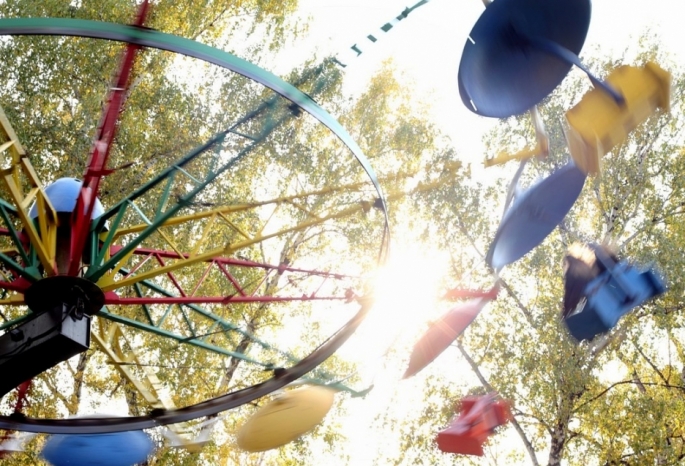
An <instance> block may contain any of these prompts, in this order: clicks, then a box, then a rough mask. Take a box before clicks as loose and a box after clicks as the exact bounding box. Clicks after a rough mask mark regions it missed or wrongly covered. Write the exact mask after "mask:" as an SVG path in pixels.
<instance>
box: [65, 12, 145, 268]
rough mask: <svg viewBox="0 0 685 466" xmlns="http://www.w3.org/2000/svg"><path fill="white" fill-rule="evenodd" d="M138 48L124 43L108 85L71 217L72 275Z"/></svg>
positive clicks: (139, 20)
mask: <svg viewBox="0 0 685 466" xmlns="http://www.w3.org/2000/svg"><path fill="white" fill-rule="evenodd" d="M148 6H149V4H148V0H144V1H143V3H142V4H141V5H140V9H139V10H138V17H137V18H136V22H135V24H134V25H135V26H142V25H143V24H144V22H145V17H146V16H147V11H148ZM140 48H141V46H140V45H136V44H130V43H129V44H127V45H126V50H125V51H124V54H123V57H122V60H121V66H120V68H119V73H118V74H117V78H116V80H115V84H114V86H113V87H112V88H110V91H109V95H108V96H107V104H106V106H105V109H104V111H103V114H102V118H101V120H100V124H99V125H98V131H97V136H96V138H95V142H94V143H93V147H92V148H91V152H90V156H89V158H88V163H87V164H86V170H85V173H84V174H83V185H82V186H81V192H80V193H79V196H78V199H77V201H76V208H75V209H74V212H73V213H72V216H71V224H72V232H73V233H72V237H71V248H70V251H69V268H68V270H67V274H68V275H72V276H73V275H76V274H77V273H78V270H79V265H80V262H81V255H82V254H83V248H84V246H85V243H86V237H87V236H88V232H89V230H90V224H91V217H92V215H93V209H94V207H95V199H96V198H97V195H98V192H99V189H100V181H101V180H102V178H103V177H104V176H107V175H108V174H110V173H111V170H109V169H108V168H107V160H108V159H109V152H110V149H111V148H112V142H113V141H114V136H115V134H116V129H117V124H116V123H117V120H118V119H119V114H120V113H121V110H122V107H123V105H124V100H125V98H126V93H127V91H128V87H129V78H130V76H131V70H132V69H133V62H134V60H135V57H136V52H137V51H138V50H139V49H140Z"/></svg>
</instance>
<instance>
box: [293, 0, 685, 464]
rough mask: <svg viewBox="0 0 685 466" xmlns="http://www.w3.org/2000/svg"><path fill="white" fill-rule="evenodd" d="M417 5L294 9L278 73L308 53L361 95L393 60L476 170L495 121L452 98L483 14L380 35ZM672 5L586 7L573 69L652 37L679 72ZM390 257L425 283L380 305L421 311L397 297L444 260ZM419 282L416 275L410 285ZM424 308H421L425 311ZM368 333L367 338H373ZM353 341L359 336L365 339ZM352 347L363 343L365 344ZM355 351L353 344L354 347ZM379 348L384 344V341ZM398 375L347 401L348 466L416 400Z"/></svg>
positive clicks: (432, 18)
mask: <svg viewBox="0 0 685 466" xmlns="http://www.w3.org/2000/svg"><path fill="white" fill-rule="evenodd" d="M495 1H497V0H495ZM415 3H416V0H406V1H405V0H402V1H399V0H300V12H301V14H302V15H303V17H309V18H310V29H309V33H308V35H307V36H305V37H304V38H303V39H302V40H301V41H300V42H299V43H298V45H297V46H296V47H295V48H294V49H291V50H289V51H286V52H285V53H284V58H283V59H282V60H281V62H280V63H281V66H284V67H288V66H290V67H292V66H293V65H295V64H297V62H298V61H301V60H304V59H305V58H307V57H311V56H312V54H313V53H317V54H319V56H320V57H326V56H331V55H334V56H336V57H338V58H339V59H340V60H341V61H343V62H344V63H346V64H348V66H347V68H345V84H346V89H347V90H348V91H349V92H350V93H351V94H354V93H356V92H360V91H361V90H363V88H364V86H365V85H366V83H367V82H368V79H369V78H370V76H372V74H373V73H374V71H376V70H378V68H379V67H380V65H381V64H382V62H383V61H385V60H387V59H392V60H393V62H394V63H395V66H396V67H397V69H398V71H399V72H401V73H402V74H403V75H404V76H405V79H406V80H407V82H410V83H411V92H412V93H413V95H414V97H415V99H417V101H418V102H422V103H427V104H429V105H430V106H431V107H430V108H431V111H430V116H431V117H432V118H433V120H434V121H435V123H437V125H438V126H439V127H440V128H441V129H442V130H443V131H444V132H445V133H446V134H447V135H449V137H450V138H451V143H452V144H453V145H454V147H455V149H456V150H457V153H458V154H459V156H460V157H461V158H462V160H464V161H468V162H472V163H474V165H476V164H478V163H480V161H481V160H482V159H483V158H484V147H485V146H484V143H483V138H484V136H485V134H486V133H487V131H488V130H489V129H490V128H492V127H493V126H494V125H495V124H496V123H497V121H496V120H495V119H490V118H484V117H480V116H477V115H475V114H474V113H472V112H471V111H469V110H468V109H466V108H465V106H464V105H463V104H462V102H461V99H460V97H459V94H458V90H457V73H458V70H459V61H460V57H461V51H462V49H463V47H464V44H465V41H466V40H467V37H468V34H469V31H470V30H471V28H472V27H473V25H474V24H475V22H476V20H477V19H478V17H479V16H480V14H481V13H482V12H483V10H484V5H483V3H482V1H481V0H431V1H429V3H427V4H425V5H423V6H421V7H420V8H418V9H416V10H414V11H413V12H411V13H410V15H409V16H408V17H407V18H406V19H404V20H403V21H401V22H399V23H398V24H396V25H395V27H394V28H393V29H392V30H390V31H389V32H388V33H383V32H382V31H381V30H380V27H381V26H382V25H383V24H385V23H387V22H389V21H390V20H392V19H393V18H395V17H396V16H397V15H398V14H400V13H401V12H402V11H403V10H404V9H405V7H411V6H412V5H413V4H415ZM679 5H685V2H684V1H683V0H675V1H674V0H671V1H666V0H652V1H644V0H642V1H637V0H601V1H596V2H594V3H593V5H592V20H591V24H590V28H589V32H588V36H587V39H586V42H585V45H584V47H583V50H582V51H581V54H580V58H581V60H582V59H583V56H584V55H601V54H617V55H618V54H621V53H622V52H623V51H624V50H628V56H630V52H631V50H632V51H634V50H635V49H636V46H637V39H638V38H639V37H640V36H641V35H642V34H643V33H644V32H645V31H647V30H650V29H651V30H652V31H653V32H656V33H657V34H658V35H659V37H660V41H661V46H662V49H663V50H664V51H667V52H668V53H669V54H671V55H672V57H673V59H674V60H675V61H676V63H684V62H685V28H683V27H682V25H681V21H680V16H681V15H680V14H679V12H677V11H676V10H677V8H678V6H679ZM368 34H373V35H374V36H376V37H377V38H378V41H377V42H376V43H371V42H370V41H368V40H367V39H366V36H367V35H368ZM354 44H356V45H357V46H358V47H359V49H361V50H362V54H361V55H360V56H358V57H355V56H354V53H353V52H351V51H350V47H351V46H352V45H354ZM284 70H285V68H284ZM515 169H516V167H515V166H512V167H511V170H512V174H513V171H514V170H515ZM481 173H485V172H481ZM484 176H486V175H484ZM393 256H394V257H393V258H391V260H395V261H396V263H398V264H400V263H405V264H406V263H414V264H418V263H419V262H422V263H424V264H426V269H425V271H424V273H423V274H421V275H422V276H425V277H427V279H426V280H424V282H425V283H422V284H421V286H423V288H422V289H419V288H418V287H417V286H415V285H416V284H415V283H414V284H407V283H404V282H402V280H401V276H399V275H397V276H394V277H392V278H390V279H387V278H386V280H387V281H388V282H390V283H394V287H393V285H386V286H387V287H388V290H387V291H388V295H389V296H392V295H393V294H394V295H395V296H397V295H402V297H403V299H404V300H406V301H408V302H411V303H412V305H413V306H414V308H415V309H416V308H418V307H419V306H420V304H419V303H418V301H412V300H413V299H415V297H412V296H407V293H405V292H404V291H406V290H408V289H413V290H415V292H416V293H420V294H423V296H427V295H428V294H430V293H435V286H434V285H435V282H436V281H437V280H438V278H439V275H440V273H444V272H445V271H446V265H445V263H444V261H443V260H442V259H444V258H440V257H438V255H436V254H434V253H427V252H425V251H417V250H416V249H411V248H408V249H406V250H399V251H398V250H397V248H395V250H394V251H393ZM424 256H431V257H424ZM431 264H433V265H431ZM390 268H392V267H390ZM417 275H419V274H415V275H414V276H417ZM431 280H432V281H431ZM388 299H391V298H388ZM417 299H418V298H417ZM425 304H426V303H425V302H424V306H425ZM376 307H377V308H378V307H380V308H381V309H380V310H378V311H376V312H377V316H376V317H374V315H373V314H372V315H371V316H370V318H372V319H373V318H378V319H380V320H383V319H386V321H387V319H388V317H391V316H392V313H393V312H394V311H397V309H399V306H398V304H397V303H392V302H388V303H386V305H385V306H383V305H381V306H376ZM424 320H427V317H426V318H424ZM412 323H413V325H414V326H415V327H416V326H419V327H420V325H421V324H422V321H421V320H420V319H414V320H413V321H412ZM373 325H374V324H371V325H370V328H372V329H373ZM360 331H361V332H363V331H364V329H363V328H362V329H361V330H360ZM395 331H396V332H395V333H394V335H397V332H399V334H400V336H402V335H403V334H402V330H401V329H395ZM386 333H391V332H386ZM404 336H406V335H404ZM357 337H359V338H365V337H364V336H363V335H358V336H357ZM358 341H359V339H356V338H353V340H352V342H358ZM384 342H385V343H384V344H388V343H389V341H388V339H387V338H386V339H385V340H384ZM351 344H358V343H351ZM379 348H380V347H379ZM378 354H380V353H378ZM448 357H449V358H450V364H453V365H452V366H451V367H450V369H449V370H450V371H454V372H455V373H464V372H469V369H468V367H464V366H461V367H460V365H461V364H463V361H460V359H461V358H460V357H459V356H458V355H457V353H456V352H454V353H453V354H451V355H450V356H448ZM372 366H373V364H372V363H369V364H368V367H372ZM403 370H404V368H400V367H390V368H388V369H386V370H385V371H384V372H383V371H380V372H379V370H378V369H375V371H376V372H374V373H373V374H374V375H373V376H369V377H367V380H369V381H373V382H375V383H376V388H374V390H373V391H372V392H371V394H370V395H369V397H367V398H366V399H364V400H347V401H346V403H347V404H348V406H347V408H348V411H349V414H348V417H347V419H346V420H344V421H343V425H344V426H345V427H344V429H345V432H346V434H347V435H348V436H349V438H350V441H351V445H352V463H351V464H361V465H364V464H372V463H371V461H372V458H373V456H374V453H375V450H376V449H377V448H379V445H381V444H382V443H383V435H382V433H379V432H376V431H373V429H371V428H370V427H369V425H370V423H371V420H372V419H373V418H374V416H376V415H379V414H381V413H382V412H383V410H388V409H405V410H406V409H411V399H412V397H414V396H420V390H421V382H420V379H419V380H415V381H411V380H410V381H400V380H399V377H400V375H401V371H403ZM371 372H373V370H372V371H371ZM379 374H380V375H379ZM475 384H477V381H476V382H475ZM398 392H399V393H400V397H399V398H398V399H401V400H404V401H405V403H404V407H402V406H397V405H395V406H391V405H390V404H389V401H388V400H389V398H390V396H392V395H393V394H395V395H397V393H398ZM510 441H511V442H512V445H518V447H519V448H522V446H521V444H520V440H518V439H517V437H516V436H515V434H514V436H513V437H512V438H511V439H510ZM517 442H518V443H517ZM543 457H544V455H540V456H539V458H540V459H541V460H542V458H543ZM527 462H528V461H525V463H527Z"/></svg>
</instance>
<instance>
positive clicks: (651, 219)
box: [383, 37, 684, 465]
mask: <svg viewBox="0 0 685 466" xmlns="http://www.w3.org/2000/svg"><path fill="white" fill-rule="evenodd" d="M642 42H643V46H644V48H643V52H642V53H640V54H639V55H638V56H637V58H636V59H635V60H634V62H635V63H637V64H638V65H639V64H642V63H644V62H645V61H647V60H650V59H651V60H654V59H656V60H657V61H658V62H659V63H660V64H662V66H665V67H666V68H668V69H670V70H671V72H672V73H673V90H672V92H673V94H672V96H673V97H672V103H673V108H672V109H671V113H670V114H668V115H663V114H660V115H657V116H655V117H653V118H652V119H650V120H649V121H648V122H647V123H645V124H644V125H642V126H641V127H639V128H638V129H637V130H636V131H634V132H633V133H632V134H631V136H630V137H629V138H628V140H627V141H626V142H625V143H624V144H622V145H621V146H620V147H617V148H616V149H615V150H614V151H612V152H611V153H610V154H608V155H606V156H605V157H604V168H603V171H602V175H601V176H600V177H597V178H590V179H588V181H586V185H585V188H584V190H583V193H582V194H581V197H580V198H579V200H578V201H577V203H576V205H575V207H574V208H573V209H572V211H571V213H570V214H569V215H568V216H567V217H566V218H565V220H564V221H563V223H562V224H561V226H560V227H559V228H558V229H557V230H555V232H553V233H552V234H551V235H550V236H549V237H548V238H547V239H546V240H545V241H544V242H543V243H542V244H541V245H540V246H538V247H537V248H536V249H534V250H533V251H532V252H530V253H529V254H527V255H526V256H525V257H524V258H523V259H521V260H520V261H518V262H516V263H515V264H513V265H511V266H508V267H507V268H506V270H504V271H503V272H502V274H501V278H502V280H503V287H504V290H503V291H504V293H503V295H501V296H500V299H498V300H497V301H496V302H493V303H491V304H490V305H489V308H488V309H487V310H486V311H484V312H483V313H482V316H481V317H480V318H478V319H477V320H476V321H475V322H474V323H473V324H472V325H471V326H470V327H469V328H468V329H467V331H466V332H465V334H464V336H463V337H462V338H460V339H459V340H458V341H457V343H456V345H455V346H456V350H455V351H453V352H452V353H451V355H450V354H449V353H448V354H446V355H445V356H444V358H445V359H442V360H440V359H439V360H438V362H437V363H436V365H437V364H439V363H441V362H442V363H444V361H445V360H446V359H447V358H448V357H450V358H451V359H450V360H451V361H454V359H455V353H456V354H457V355H458V356H456V357H458V358H463V359H462V360H464V361H466V363H467V364H468V366H469V367H470V369H471V371H472V374H473V375H475V376H476V377H475V379H474V378H473V377H471V379H470V380H471V381H468V382H464V380H463V378H460V379H461V380H455V379H454V377H448V376H446V375H443V374H442V373H444V372H445V370H444V368H443V369H441V368H440V367H442V366H440V367H436V368H435V369H434V370H430V368H429V369H427V370H426V371H427V374H426V375H425V376H424V377H426V378H425V379H424V380H425V383H426V385H427V386H426V391H425V397H426V398H428V399H429V400H433V399H434V398H433V397H437V399H441V397H440V394H447V399H444V398H443V399H442V401H443V402H446V403H451V402H452V401H453V400H454V399H457V398H460V397H461V396H463V395H464V394H465V393H464V392H465V391H472V390H474V389H475V387H474V385H475V386H480V387H482V388H479V389H483V388H485V389H487V390H491V389H494V390H497V391H498V392H499V393H500V394H501V395H502V396H503V397H504V398H507V399H510V400H512V401H513V403H514V407H515V410H514V413H515V422H514V423H512V427H510V428H509V429H508V431H509V432H511V434H512V436H517V437H519V443H518V445H519V447H518V448H517V449H516V451H513V452H511V455H513V456H510V457H509V459H508V460H507V461H511V460H512V459H517V460H518V461H521V462H531V463H533V464H542V463H544V462H545V461H546V463H547V464H549V465H558V464H561V463H562V462H564V463H568V464H645V463H647V462H657V463H658V464H674V463H676V462H677V461H680V460H681V459H682V454H683V450H682V434H681V432H680V430H679V429H680V423H679V421H677V419H678V418H679V417H682V407H681V405H680V398H681V396H680V393H681V391H682V389H683V383H682V380H681V379H680V368H682V364H683V362H684V361H683V360H682V359H680V358H681V353H680V352H679V351H680V350H679V348H680V344H679V343H677V342H678V341H679V338H678V337H676V335H679V334H680V320H681V317H680V315H679V313H678V309H679V308H680V304H679V303H680V296H681V294H682V290H681V288H680V279H679V278H678V277H679V272H678V271H679V270H680V262H681V258H680V254H678V253H676V252H675V251H677V244H679V240H680V230H681V228H680V223H681V222H680V221H679V216H680V214H681V213H682V208H681V204H682V202H683V201H682V196H681V194H682V187H681V179H680V178H681V177H680V176H679V175H678V174H679V173H680V169H681V163H682V153H683V152H682V145H683V140H682V136H683V135H682V132H681V128H682V123H681V121H682V118H683V113H682V112H683V109H682V98H681V97H680V96H681V93H682V88H683V85H684V84H683V83H684V81H683V78H682V74H681V72H680V71H678V69H677V67H675V66H674V65H672V64H668V65H665V64H666V63H668V60H667V59H666V58H665V57H662V56H658V54H657V53H656V52H655V48H654V47H653V46H650V44H655V43H656V39H654V38H651V37H647V38H644V39H643V41H642ZM624 62H627V59H625V58H618V59H612V60H606V59H602V60H596V61H593V62H592V65H591V67H592V68H595V69H600V70H601V72H602V73H607V72H608V70H610V69H613V68H614V67H616V66H618V65H620V64H622V63H624ZM588 86H589V83H588V82H587V80H586V79H585V78H584V77H583V80H582V81H581V80H579V78H578V77H577V76H576V75H574V74H573V73H572V74H571V75H569V77H567V79H566V80H565V82H564V83H563V84H562V86H561V87H560V89H559V90H557V91H556V92H555V93H554V94H552V95H551V96H550V97H549V98H547V99H546V100H545V101H544V102H543V104H542V105H541V106H540V111H541V113H542V115H543V119H544V120H545V121H546V123H547V126H548V130H549V136H550V138H551V141H552V148H551V155H550V156H549V157H548V158H547V159H546V160H544V161H538V162H533V163H531V164H529V166H528V168H527V170H526V172H525V173H524V175H523V177H522V181H521V184H522V185H523V186H526V185H529V184H530V183H532V182H533V180H535V179H536V178H538V177H542V176H547V175H548V174H549V173H551V172H552V171H553V170H554V169H556V168H558V167H560V166H561V165H563V164H564V163H566V161H567V160H568V155H567V150H566V148H565V144H564V138H563V134H562V128H561V125H560V124H559V122H560V121H562V120H563V113H564V112H565V111H566V110H567V109H568V108H570V106H572V105H573V104H574V103H575V102H577V101H578V99H579V98H580V97H581V96H582V94H583V93H584V92H585V91H586V90H587V89H588ZM532 130H533V128H532V125H531V124H530V123H529V122H528V121H527V116H522V117H513V118H510V119H508V120H505V121H502V122H501V124H500V125H499V126H498V127H497V128H496V129H495V130H494V132H493V133H492V134H489V135H488V136H487V141H488V147H489V151H491V152H493V153H498V152H499V151H501V150H505V151H507V152H516V151H518V150H520V148H521V144H522V143H523V142H525V141H532V140H534V135H533V131H532ZM512 168H513V167H512ZM488 170H492V171H495V172H496V170H498V169H488ZM499 170H500V173H502V174H509V175H511V173H512V172H511V171H510V170H511V169H506V168H502V169H499ZM439 171H440V166H439V165H437V166H436V167H435V169H434V170H433V173H431V172H430V171H429V172H428V176H439ZM503 181H504V180H502V179H499V180H495V181H494V182H492V183H486V182H476V181H475V180H473V179H472V180H464V181H463V183H461V185H460V186H450V187H446V188H445V189H443V190H436V191H432V192H430V193H427V194H426V195H424V196H423V197H422V198H421V199H419V200H418V202H419V207H420V208H421V209H422V210H421V212H422V213H423V215H424V216H426V217H427V216H428V215H430V216H431V219H432V220H433V222H435V223H436V225H435V226H434V227H433V228H430V229H429V228H427V229H426V230H425V231H426V234H433V236H431V238H430V241H432V242H439V243H440V244H441V245H443V247H445V248H446V249H447V250H450V251H451V253H452V257H453V262H454V269H455V271H454V277H453V279H454V281H456V282H458V283H461V284H463V285H464V286H465V287H468V288H473V287H474V286H475V285H481V284H482V285H483V286H488V282H490V283H491V280H492V278H490V275H489V271H487V270H486V267H485V266H484V265H482V262H481V261H482V260H483V258H484V253H485V251H486V250H487V248H488V245H489V242H490V241H491V239H492V238H493V236H494V233H495V229H496V227H497V224H498V222H499V212H497V211H495V212H494V214H493V213H492V208H491V206H493V205H495V206H496V205H501V204H502V202H503V201H502V199H503V195H504V194H505V193H506V185H505V184H504V182H503ZM456 199H458V200H459V202H455V200H456ZM486 206H490V207H486ZM497 210H499V209H497ZM603 240H609V241H611V242H613V243H614V244H615V245H616V246H617V248H618V252H619V254H620V255H621V256H625V257H627V258H630V260H633V261H637V262H638V263H639V264H649V263H652V262H653V263H656V264H657V266H658V268H659V269H660V270H661V271H662V273H663V274H664V276H665V277H667V280H668V283H669V287H670V290H669V292H668V293H667V294H666V295H664V296H663V297H661V298H659V299H656V300H654V301H652V302H650V303H648V304H646V305H644V306H642V307H640V308H639V309H637V310H635V311H634V312H632V313H631V314H630V315H628V316H627V317H625V318H624V319H622V320H621V321H620V322H619V325H618V326H617V328H616V329H614V331H612V332H611V333H610V334H609V335H608V337H606V338H603V339H598V340H596V341H593V342H592V343H590V344H588V343H582V344H578V343H576V342H574V341H573V340H572V339H571V338H570V337H569V336H568V333H567V331H566V329H565V328H564V326H563V324H562V323H561V322H560V320H559V316H560V312H561V301H562V300H561V294H562V289H563V286H562V281H561V279H562V276H563V274H562V270H561V263H562V260H561V259H562V257H563V254H564V251H565V249H566V247H567V246H568V245H569V244H571V243H572V242H574V241H582V242H589V241H598V242H602V241H603ZM464 251H466V252H464ZM474 269H475V271H474ZM468 271H472V272H471V273H470V274H469V272H468ZM457 351H458V352H457ZM450 370H453V369H450ZM419 377H421V376H419ZM464 385H466V386H464ZM460 386H461V388H460ZM443 396H445V395H443ZM436 408H437V406H435V405H434V404H433V403H432V402H431V401H426V402H424V403H423V404H422V405H420V407H417V411H418V413H420V414H417V416H418V417H417V419H415V420H414V421H413V424H408V425H404V424H400V426H401V427H399V432H398V430H397V428H395V430H393V431H394V432H395V433H396V434H397V435H400V436H403V438H406V439H414V441H413V442H412V444H411V445H409V444H405V446H404V449H403V452H402V453H401V456H399V457H394V459H393V460H392V461H393V462H395V463H396V464H400V463H401V464H406V463H410V462H417V463H420V461H422V460H421V459H419V458H422V457H425V458H429V459H428V460H423V461H428V462H431V461H440V457H439V455H438V454H437V452H436V448H435V446H434V445H432V444H431V442H430V440H431V439H430V437H425V436H419V437H418V438H416V437H413V436H411V435H410V434H409V433H410V432H412V431H414V432H416V431H417V430H418V429H419V426H420V429H421V432H431V431H432V432H437V431H438V430H439V429H440V428H441V427H443V426H444V425H445V424H446V423H447V420H448V418H449V416H448V414H447V412H448V411H449V409H447V410H445V411H447V412H445V411H443V412H442V413H441V414H440V415H436ZM383 426H384V428H392V427H391V426H392V422H386V423H384V424H383ZM425 426H430V428H428V429H426V427H425ZM494 442H497V439H495V440H494ZM495 444H496V443H495ZM496 451H497V450H494V451H493V454H496ZM495 461H496V460H495Z"/></svg>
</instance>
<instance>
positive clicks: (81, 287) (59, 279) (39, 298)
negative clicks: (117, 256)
mask: <svg viewBox="0 0 685 466" xmlns="http://www.w3.org/2000/svg"><path fill="white" fill-rule="evenodd" d="M24 301H25V302H26V305H27V306H28V307H29V308H30V309H31V310H32V311H33V312H34V313H36V314H41V313H43V312H47V311H50V310H52V309H55V308H57V307H61V306H62V305H66V306H67V307H68V308H70V309H71V310H72V311H74V312H77V313H81V314H86V315H89V316H92V315H93V314H96V313H97V312H98V311H100V309H102V306H103V305H104V303H105V294H104V293H103V292H102V290H101V289H100V288H99V287H98V286H97V285H96V284H95V283H93V282H91V281H88V280H86V279H85V278H80V277H69V276H64V275H58V276H55V277H48V278H44V279H42V280H40V281H37V282H36V283H34V284H33V285H31V286H30V287H29V288H28V289H27V290H26V292H24Z"/></svg>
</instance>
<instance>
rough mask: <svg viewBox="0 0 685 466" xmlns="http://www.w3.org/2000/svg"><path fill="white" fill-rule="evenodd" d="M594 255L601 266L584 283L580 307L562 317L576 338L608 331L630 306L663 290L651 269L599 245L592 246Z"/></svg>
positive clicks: (664, 287) (590, 336)
mask: <svg viewBox="0 0 685 466" xmlns="http://www.w3.org/2000/svg"><path fill="white" fill-rule="evenodd" d="M595 255H596V257H597V262H598V265H599V266H600V268H602V269H603V270H602V272H601V273H600V274H599V276H597V278H595V279H594V280H592V281H591V282H590V283H588V285H587V286H586V287H585V291H584V293H583V294H584V295H585V299H586V302H585V305H584V306H583V308H582V309H581V310H580V311H578V312H576V313H574V314H571V315H569V316H568V317H566V318H565V319H564V320H565V323H566V326H567V327H568V329H569V331H570V333H571V335H572V336H573V338H575V339H576V340H578V341H582V340H592V339H593V338H594V337H596V336H597V335H599V334H602V333H606V332H608V331H609V330H611V329H612V328H613V327H614V326H615V325H616V323H617V322H618V320H619V319H620V318H621V317H622V316H623V315H625V314H626V313H628V312H629V311H630V310H631V309H633V308H634V307H636V306H639V305H641V304H643V303H644V302H645V301H647V300H649V299H651V298H653V297H655V296H658V295H660V294H662V293H663V292H665V291H666V285H665V284H664V282H663V280H662V278H661V277H660V276H659V274H658V273H656V272H655V271H654V270H653V269H648V270H638V269H637V268H635V267H633V266H632V265H630V264H629V263H628V262H626V261H623V260H621V261H618V262H617V261H615V260H614V259H612V258H611V257H609V256H608V255H607V254H606V253H604V252H603V251H601V250H600V248H595Z"/></svg>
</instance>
